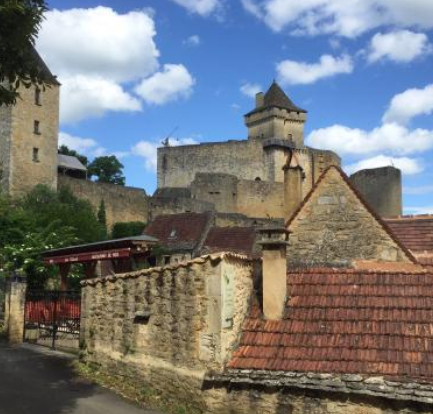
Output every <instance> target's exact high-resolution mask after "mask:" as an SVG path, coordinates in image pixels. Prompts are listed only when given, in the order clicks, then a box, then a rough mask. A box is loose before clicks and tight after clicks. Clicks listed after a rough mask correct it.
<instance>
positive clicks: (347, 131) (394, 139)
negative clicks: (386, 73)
mask: <svg viewBox="0 0 433 414" xmlns="http://www.w3.org/2000/svg"><path fill="white" fill-rule="evenodd" d="M306 142H307V144H308V145H310V146H312V147H316V148H322V149H330V150H333V151H336V152H338V153H339V154H341V155H348V154H355V155H366V154H373V153H378V152H389V153H392V154H397V155H407V154H414V153H419V152H423V151H426V150H429V149H431V148H433V131H430V130H426V129H415V130H408V129H407V128H406V127H404V126H401V125H398V124H394V123H390V124H387V123H386V124H383V125H381V126H380V127H377V128H375V129H373V130H372V131H365V130H363V129H357V128H349V127H346V126H343V125H333V126H331V127H328V128H322V129H317V130H314V131H312V132H311V133H310V134H309V135H308V137H307V139H306Z"/></svg>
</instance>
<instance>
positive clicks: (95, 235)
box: [0, 185, 106, 287]
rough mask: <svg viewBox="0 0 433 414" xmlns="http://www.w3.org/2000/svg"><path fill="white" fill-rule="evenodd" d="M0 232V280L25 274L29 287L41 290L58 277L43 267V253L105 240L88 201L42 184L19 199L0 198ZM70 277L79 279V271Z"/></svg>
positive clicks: (49, 269) (73, 270)
mask: <svg viewBox="0 0 433 414" xmlns="http://www.w3.org/2000/svg"><path fill="white" fill-rule="evenodd" d="M0 229H1V231H0V279H2V278H4V277H5V276H6V275H10V274H11V273H16V274H18V275H22V276H24V275H25V276H27V279H28V283H29V285H30V286H31V287H43V286H44V285H45V282H46V281H47V280H48V279H53V278H54V276H57V272H56V270H55V269H54V268H53V267H52V266H50V267H47V266H45V265H44V263H43V261H42V257H41V254H42V253H43V252H44V251H47V250H51V249H58V248H61V247H66V246H71V245H76V244H80V243H89V242H95V241H100V240H103V239H104V238H105V237H106V234H105V233H106V231H105V228H104V227H103V226H102V225H101V224H100V223H99V222H98V218H97V217H96V214H95V212H94V210H93V208H92V206H91V204H90V203H89V202H88V201H83V200H80V199H77V198H76V197H75V196H74V195H73V194H72V193H71V192H70V191H69V190H68V189H67V188H62V189H61V190H60V191H59V193H56V192H54V191H52V190H51V189H49V188H48V187H46V186H43V185H39V186H37V187H35V189H34V190H33V191H31V192H30V193H29V194H28V195H27V196H25V197H24V198H23V199H21V200H11V199H8V198H5V197H1V196H0ZM77 272H78V273H77ZM70 276H71V277H77V276H79V269H78V268H74V269H72V271H71V273H70Z"/></svg>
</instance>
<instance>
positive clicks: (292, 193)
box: [283, 164, 304, 220]
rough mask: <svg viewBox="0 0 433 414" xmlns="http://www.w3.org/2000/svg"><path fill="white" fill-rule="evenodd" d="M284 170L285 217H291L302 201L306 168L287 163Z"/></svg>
mask: <svg viewBox="0 0 433 414" xmlns="http://www.w3.org/2000/svg"><path fill="white" fill-rule="evenodd" d="M283 171H284V218H285V219H286V220H288V219H290V217H292V215H293V214H294V212H295V211H296V210H297V209H298V207H299V205H300V204H301V202H302V181H303V179H304V170H303V169H302V167H301V166H300V165H296V166H291V165H287V164H286V165H285V166H284V167H283Z"/></svg>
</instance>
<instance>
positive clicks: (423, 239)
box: [385, 215, 433, 253]
mask: <svg viewBox="0 0 433 414" xmlns="http://www.w3.org/2000/svg"><path fill="white" fill-rule="evenodd" d="M385 221H386V223H387V224H388V226H389V227H390V228H391V230H392V231H393V233H394V234H395V235H396V236H397V237H398V239H399V240H400V241H401V242H402V243H403V244H404V245H405V246H406V247H407V248H408V249H410V250H411V251H412V252H414V253H416V252H422V251H433V215H423V216H406V217H400V218H396V219H387V220H385Z"/></svg>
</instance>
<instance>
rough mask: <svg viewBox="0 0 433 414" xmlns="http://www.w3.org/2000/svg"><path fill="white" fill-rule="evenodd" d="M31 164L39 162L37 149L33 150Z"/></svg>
mask: <svg viewBox="0 0 433 414" xmlns="http://www.w3.org/2000/svg"><path fill="white" fill-rule="evenodd" d="M33 162H39V148H33Z"/></svg>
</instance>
